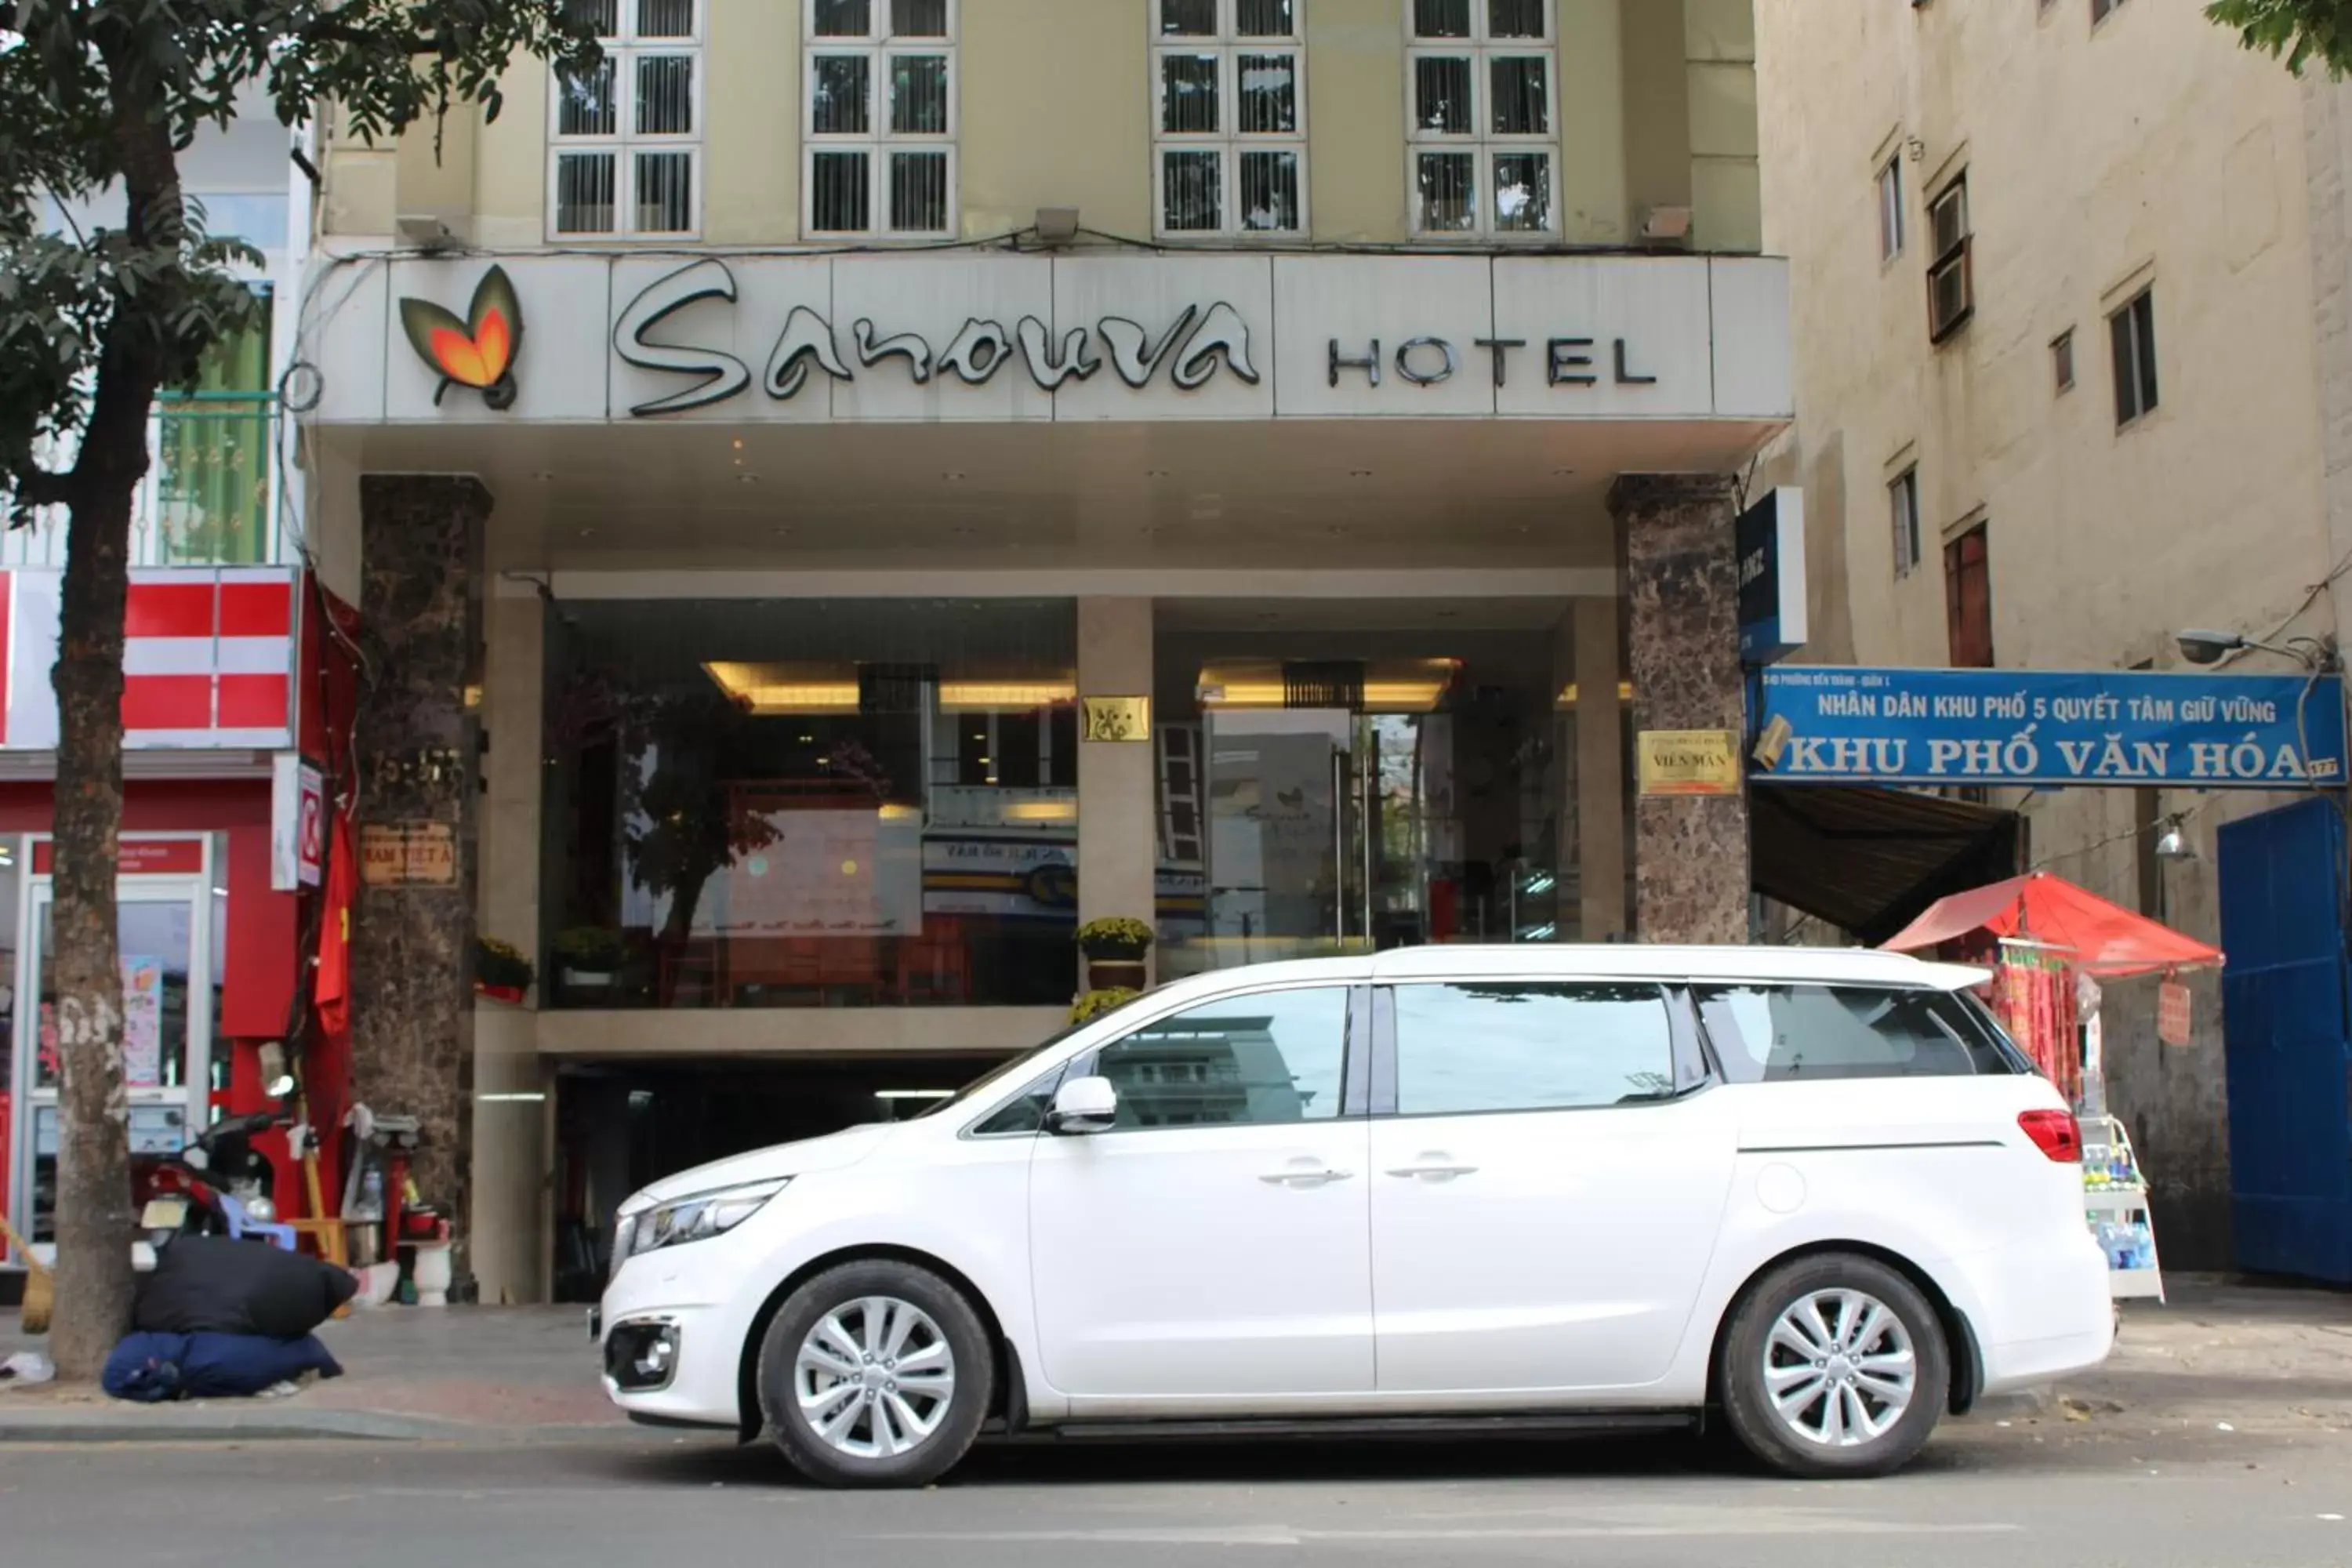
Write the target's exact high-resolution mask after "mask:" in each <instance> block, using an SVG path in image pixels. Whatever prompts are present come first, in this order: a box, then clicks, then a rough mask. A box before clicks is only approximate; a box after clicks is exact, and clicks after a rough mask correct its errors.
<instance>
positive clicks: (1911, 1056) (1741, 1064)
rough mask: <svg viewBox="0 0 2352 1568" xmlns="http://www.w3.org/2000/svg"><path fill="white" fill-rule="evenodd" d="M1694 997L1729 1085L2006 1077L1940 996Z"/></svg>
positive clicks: (1759, 988) (1850, 990)
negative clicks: (1984, 1075)
mask: <svg viewBox="0 0 2352 1568" xmlns="http://www.w3.org/2000/svg"><path fill="white" fill-rule="evenodd" d="M1697 994H1698V1004H1699V1018H1700V1021H1701V1022H1702V1023H1704V1024H1705V1025H1706V1034H1707V1039H1708V1040H1709V1041H1710V1042H1711V1043H1712V1044H1713V1045H1714V1047H1715V1050H1716V1055H1717V1057H1718V1058H1721V1059H1722V1062H1723V1071H1724V1076H1725V1077H1726V1078H1727V1079H1730V1080H1731V1081H1732V1082H1734V1083H1774V1082H1793V1081H1799V1080H1802V1079H1848V1078H1965V1077H1968V1076H1969V1075H1971V1074H1974V1073H1979V1072H1989V1073H2006V1072H2009V1071H2011V1070H2012V1068H2011V1064H2010V1063H2009V1062H2008V1061H2007V1060H2006V1059H2005V1058H2003V1057H2002V1055H2001V1053H2000V1049H1999V1047H1998V1045H1997V1043H1996V1042H1995V1041H1994V1040H1993V1039H1991V1038H1990V1037H1988V1036H1987V1034H1986V1033H1985V1031H1984V1030H1983V1029H1982V1028H1981V1027H1979V1026H1978V1024H1977V1021H1976V1020H1975V1019H1974V1018H1973V1017H1972V1016H1970V1015H1969V1011H1968V1007H1967V1004H1966V1003H1965V1002H1964V1001H1963V1000H1962V999H1961V998H1959V997H1958V996H1953V995H1948V994H1945V993H1943V992H1940V991H1916V990H1909V991H1906V990H1890V989H1886V988H1884V987H1877V986H1863V985H1725V986H1708V987H1701V988H1699V990H1698V993H1697Z"/></svg>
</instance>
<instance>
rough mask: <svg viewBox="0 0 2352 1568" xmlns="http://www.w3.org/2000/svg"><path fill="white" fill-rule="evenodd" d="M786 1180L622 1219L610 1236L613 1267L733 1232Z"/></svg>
mask: <svg viewBox="0 0 2352 1568" xmlns="http://www.w3.org/2000/svg"><path fill="white" fill-rule="evenodd" d="M791 1180H792V1178H791V1177H790V1176H778V1177H776V1178H775V1179H774V1180H772V1181H766V1182H748V1183H746V1184H743V1185H741V1186H740V1187H720V1188H719V1189H718V1190H717V1191H715V1192H708V1193H694V1194H689V1195H688V1196H686V1197H682V1198H673V1199H671V1200H670V1201H669V1202H668V1203H666V1204H662V1205H657V1206H656V1207H654V1208H649V1209H644V1210H641V1211H639V1212H638V1213H636V1214H634V1215H627V1216H625V1217H624V1218H623V1219H622V1220H621V1221H620V1222H619V1224H618V1226H616V1227H615V1228H614V1233H613V1266H614V1268H619V1267H620V1266H621V1264H622V1263H623V1262H624V1261H625V1260H626V1259H628V1258H635V1257H636V1256H637V1255H638V1254H640V1253H645V1252H652V1251H654V1250H656V1248H659V1247H676V1246H678V1245H679V1244H681V1243H684V1242H688V1241H708V1240H709V1238H710V1237H714V1236H722V1235H724V1234H726V1233H727V1232H728V1231H730V1230H733V1229H734V1228H735V1227H736V1226H739V1225H741V1224H742V1223H743V1222H744V1221H745V1220H747V1219H750V1218H751V1216H752V1215H755V1214H758V1213H759V1212H760V1207H761V1205H763V1204H765V1203H766V1202H767V1201H768V1200H769V1199H770V1198H772V1197H774V1196H775V1195H776V1194H778V1193H781V1192H782V1191H783V1190H784V1187H785V1185H786V1184H788V1183H790V1182H791Z"/></svg>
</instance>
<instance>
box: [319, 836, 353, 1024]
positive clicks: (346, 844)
mask: <svg viewBox="0 0 2352 1568" xmlns="http://www.w3.org/2000/svg"><path fill="white" fill-rule="evenodd" d="M358 886H359V846H358V844H357V843H356V842H355V841H354V837H353V835H352V819H351V818H350V817H349V816H338V817H336V818H335V834H334V848H333V851H332V854H331V857H330V860H329V864H328V867H327V887H326V898H327V907H326V910H325V912H324V917H323V918H322V919H321V920H320V921H319V980H318V986H317V989H316V991H315V993H314V997H315V1000H316V1003H317V1005H318V1008H319V1022H320V1024H321V1025H322V1026H325V1029H326V1032H327V1034H328V1036H329V1037H338V1036H341V1035H345V1034H348V1033H349V1032H350V1030H351V1026H352V1007H351V998H352V894H353V892H354V891H356V890H357V889H358Z"/></svg>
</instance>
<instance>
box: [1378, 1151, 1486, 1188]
mask: <svg viewBox="0 0 2352 1568" xmlns="http://www.w3.org/2000/svg"><path fill="white" fill-rule="evenodd" d="M1477 1170H1478V1167H1477V1166H1475V1165H1455V1164H1449V1163H1447V1162H1446V1157H1445V1156H1444V1155H1443V1154H1424V1155H1423V1156H1422V1157H1421V1158H1420V1159H1419V1160H1417V1161H1415V1162H1414V1163H1412V1164H1410V1165H1391V1167H1389V1174H1390V1175H1391V1176H1421V1177H1424V1178H1426V1179H1427V1180H1429V1181H1433V1182H1450V1181H1452V1180H1453V1179H1454V1177H1456V1176H1469V1175H1475V1174H1476V1173H1477Z"/></svg>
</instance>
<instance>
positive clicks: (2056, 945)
mask: <svg viewBox="0 0 2352 1568" xmlns="http://www.w3.org/2000/svg"><path fill="white" fill-rule="evenodd" d="M1972 931H1990V933H1991V934H1993V935H1994V936H2000V937H2017V938H2022V939H2024V940H2026V941H2029V942H2037V943H2040V944H2041V945H2042V946H2044V947H2048V948H2052V949H2054V950H2056V951H2057V952H2059V953H2061V954H2062V955H2063V956H2064V957H2065V958H2066V959H2067V960H2068V961H2069V962H2071V963H2074V965H2075V966H2076V967H2078V968H2080V969H2082V970H2084V971H2085V972H2087V973H2091V974H2094V975H2096V976H2098V977H2100V978H2102V979H2115V978H2117V977H2120V976H2124V975H2130V974H2153V973H2161V972H2164V971H2168V970H2175V969H2195V968H2201V967H2203V966H2205V965H2208V964H2217V963H2221V949H2220V948H2218V947H2209V946H2208V945H2206V944H2205V943H2204V942H2199V941H2197V940H2196V939H2195V938H2194V937H2188V936H2183V935H2182V934H2181V933H2180V932H2179V931H2174V930H2173V929H2172V928H2171V927H2170V926H2168V925H2163V924H2160V923H2158V921H2152V920H2149V919H2148V918H2147V916H2145V915H2138V914H2134V913H2133V912H2132V911H2131V910H2127V909H2125V908H2124V907H2123V906H2122V905H2120V904H2111V903H2109V902H2108V901H2107V900H2105V899H2103V898H2101V897H2099V895H2098V894H2096V893H2094V892H2091V891H2089V890H2088V889H2083V888H2078V887H2076V886H2075V885H2074V883H2072V882H2069V881H2067V880H2066V879H2064V878H2063V877H2053V876H2052V875H2051V874H2050V873H2049V872H2047V871H2029V872H2027V873H2026V874H2025V875H2024V876H2022V877H2011V879H2009V880H2007V881H2005V882H1995V883H1993V884H1991V885H1990V887H1983V888H1974V889H1969V891H1968V892H1965V893H1954V894H1953V895H1952V896H1951V897H1950V898H1948V899H1938V900H1936V901H1935V902H1934V903H1933V904H1930V905H1929V906H1928V907H1927V912H1926V913H1925V914H1923V915H1921V916H1920V917H1919V918H1918V919H1917V920H1916V921H1912V922H1911V923H1910V924H1909V925H1907V926H1906V927H1904V928H1903V930H1902V931H1900V932H1899V933H1898V934H1896V935H1895V937H1894V939H1893V940H1891V941H1889V942H1887V943H1886V944H1885V945H1886V946H1887V947H1888V948H1889V949H1891V950H1892V951H1894V952H1919V951H1921V950H1923V949H1926V948H1933V947H1940V946H1942V945H1943V944H1944V943H1945V942H1950V941H1953V940H1954V939H1956V938H1958V937H1963V936H1967V935H1969V933H1970V932H1972Z"/></svg>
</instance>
